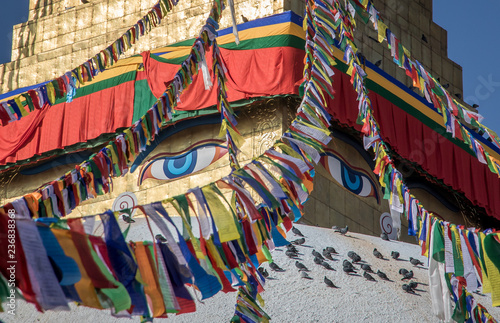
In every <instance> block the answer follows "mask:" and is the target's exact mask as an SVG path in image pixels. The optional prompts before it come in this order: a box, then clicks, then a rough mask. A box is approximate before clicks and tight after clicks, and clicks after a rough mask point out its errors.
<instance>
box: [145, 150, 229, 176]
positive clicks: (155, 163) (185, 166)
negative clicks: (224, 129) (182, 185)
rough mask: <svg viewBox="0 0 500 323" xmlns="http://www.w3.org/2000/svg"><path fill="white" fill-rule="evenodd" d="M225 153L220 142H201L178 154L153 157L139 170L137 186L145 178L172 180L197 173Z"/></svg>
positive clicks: (163, 154)
mask: <svg viewBox="0 0 500 323" xmlns="http://www.w3.org/2000/svg"><path fill="white" fill-rule="evenodd" d="M226 153H227V149H226V146H224V145H222V144H221V143H220V142H218V141H217V142H214V141H213V140H210V141H201V142H199V143H197V144H194V145H193V146H191V147H189V148H187V149H186V150H184V151H182V152H179V153H162V154H158V155H155V156H153V157H152V158H151V159H150V160H149V161H148V162H147V163H145V164H144V166H143V167H142V169H141V173H140V175H139V185H141V184H142V182H143V181H144V180H146V179H147V178H153V179H159V180H167V181H168V180H173V179H177V178H180V177H183V176H187V175H190V174H193V173H195V172H198V171H200V170H202V169H204V168H206V167H208V166H210V165H211V164H213V163H215V162H216V161H217V160H219V159H220V158H221V157H222V156H224V155H225V154H226Z"/></svg>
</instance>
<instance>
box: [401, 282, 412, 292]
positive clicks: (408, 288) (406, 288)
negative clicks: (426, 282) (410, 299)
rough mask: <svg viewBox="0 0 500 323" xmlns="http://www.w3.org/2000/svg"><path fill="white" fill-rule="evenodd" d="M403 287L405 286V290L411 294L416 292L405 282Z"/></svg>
mask: <svg viewBox="0 0 500 323" xmlns="http://www.w3.org/2000/svg"><path fill="white" fill-rule="evenodd" d="M401 287H402V288H403V290H404V291H405V292H407V293H410V294H415V292H414V291H413V289H412V288H411V287H410V286H408V285H406V284H403V286H401Z"/></svg>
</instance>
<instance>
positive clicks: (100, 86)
mask: <svg viewBox="0 0 500 323" xmlns="http://www.w3.org/2000/svg"><path fill="white" fill-rule="evenodd" d="M136 74H137V71H130V72H127V73H123V74H120V75H117V76H115V77H112V78H109V79H107V80H103V81H100V82H97V83H94V84H90V85H87V86H85V87H82V88H79V89H77V90H76V95H75V96H74V97H73V99H76V98H80V97H83V96H86V95H89V94H93V93H96V92H99V91H102V90H105V89H109V88H112V87H115V86H117V85H120V84H123V83H126V82H130V81H134V80H135V77H136ZM64 102H66V98H65V97H63V98H60V99H58V100H56V104H60V103H64Z"/></svg>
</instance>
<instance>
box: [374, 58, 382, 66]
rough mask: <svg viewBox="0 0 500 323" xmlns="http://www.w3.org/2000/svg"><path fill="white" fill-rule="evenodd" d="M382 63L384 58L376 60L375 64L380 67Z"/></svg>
mask: <svg viewBox="0 0 500 323" xmlns="http://www.w3.org/2000/svg"><path fill="white" fill-rule="evenodd" d="M380 65H382V60H381V59H379V60H378V61H376V62H375V66H377V67H380Z"/></svg>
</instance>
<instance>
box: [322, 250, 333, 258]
mask: <svg viewBox="0 0 500 323" xmlns="http://www.w3.org/2000/svg"><path fill="white" fill-rule="evenodd" d="M323 256H324V257H325V258H326V259H329V260H333V257H332V254H331V252H329V251H328V250H326V249H323Z"/></svg>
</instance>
